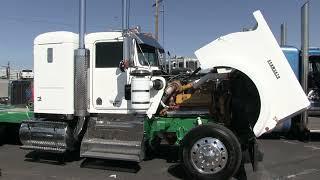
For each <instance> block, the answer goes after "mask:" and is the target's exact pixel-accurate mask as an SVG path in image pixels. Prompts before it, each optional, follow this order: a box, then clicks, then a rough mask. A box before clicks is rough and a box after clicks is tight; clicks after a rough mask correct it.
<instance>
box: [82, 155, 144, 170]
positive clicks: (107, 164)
mask: <svg viewBox="0 0 320 180" xmlns="http://www.w3.org/2000/svg"><path fill="white" fill-rule="evenodd" d="M80 167H81V168H91V169H101V170H110V171H120V172H128V173H137V172H138V171H139V170H140V169H141V167H140V165H139V164H138V163H136V162H128V161H116V160H102V159H93V158H86V159H85V160H84V161H83V162H82V163H81V165H80Z"/></svg>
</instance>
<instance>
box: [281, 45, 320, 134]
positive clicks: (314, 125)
mask: <svg viewBox="0 0 320 180" xmlns="http://www.w3.org/2000/svg"><path fill="white" fill-rule="evenodd" d="M281 49H282V51H283V53H284V54H285V56H286V58H287V60H288V62H289V64H290V66H291V68H292V70H293V71H294V74H295V76H296V78H297V79H298V80H299V82H302V78H303V77H302V68H303V60H302V57H301V54H302V53H301V50H299V49H298V48H296V47H293V46H288V45H287V46H282V47H281ZM308 54H309V58H308V76H306V80H307V81H308V87H307V97H308V99H309V101H310V103H311V104H310V108H309V109H308V116H309V117H308V120H307V121H301V115H298V116H297V117H294V118H293V119H291V118H290V119H288V120H286V121H284V123H283V124H282V126H279V127H278V128H277V130H276V131H278V132H290V131H291V132H293V133H295V134H296V135H298V136H300V135H303V134H304V133H305V132H307V133H309V132H319V131H320V122H319V121H318V120H317V118H314V116H319V114H320V98H319V95H320V94H319V93H320V92H319V88H320V84H319V75H320V69H319V67H320V66H319V64H320V48H317V47H311V48H309V51H308ZM299 129H303V130H304V131H305V132H303V133H302V134H301V132H299ZM297 132H298V134H297ZM299 134H300V135H299Z"/></svg>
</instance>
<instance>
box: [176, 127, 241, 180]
mask: <svg viewBox="0 0 320 180" xmlns="http://www.w3.org/2000/svg"><path fill="white" fill-rule="evenodd" d="M182 146H183V147H182V161H183V165H184V168H185V170H186V173H187V174H188V175H189V176H191V178H195V179H201V180H208V179H221V180H224V179H229V178H231V177H232V176H233V175H234V174H235V173H236V172H237V170H238V169H239V166H240V163H241V158H242V157H241V156H242V153H241V146H240V143H239V141H238V139H237V138H236V136H235V135H234V134H233V133H232V131H230V130H229V129H227V128H226V127H224V126H221V125H218V124H207V125H201V126H198V127H196V128H194V129H192V130H191V131H190V132H189V133H188V134H187V135H186V136H185V138H184V141H183V144H182Z"/></svg>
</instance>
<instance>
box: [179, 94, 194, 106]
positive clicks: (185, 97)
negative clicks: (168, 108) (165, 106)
mask: <svg viewBox="0 0 320 180" xmlns="http://www.w3.org/2000/svg"><path fill="white" fill-rule="evenodd" d="M191 96H192V94H184V93H181V94H177V96H176V104H182V103H183V102H184V101H186V100H188V99H190V98H191Z"/></svg>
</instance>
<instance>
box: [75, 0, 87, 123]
mask: <svg viewBox="0 0 320 180" xmlns="http://www.w3.org/2000/svg"><path fill="white" fill-rule="evenodd" d="M79 14H80V16H79V48H78V49H77V50H75V62H74V115H75V116H78V117H82V118H83V117H85V116H87V104H88V102H87V99H88V98H87V92H88V91H87V71H88V68H89V50H88V49H86V48H85V40H84V39H85V27H86V0H80V10H79Z"/></svg>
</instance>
